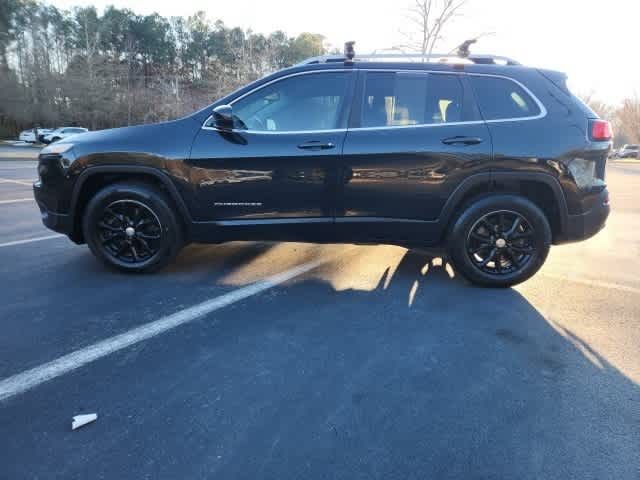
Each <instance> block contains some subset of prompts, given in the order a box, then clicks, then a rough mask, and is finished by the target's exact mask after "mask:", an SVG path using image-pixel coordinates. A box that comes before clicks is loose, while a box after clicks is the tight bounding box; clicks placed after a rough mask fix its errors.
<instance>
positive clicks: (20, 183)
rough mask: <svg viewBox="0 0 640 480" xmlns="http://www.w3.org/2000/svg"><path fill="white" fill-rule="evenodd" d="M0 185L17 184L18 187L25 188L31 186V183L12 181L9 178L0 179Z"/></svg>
mask: <svg viewBox="0 0 640 480" xmlns="http://www.w3.org/2000/svg"><path fill="white" fill-rule="evenodd" d="M0 183H17V184H18V185H26V186H27V187H32V186H33V182H29V181H27V180H13V179H11V178H0Z"/></svg>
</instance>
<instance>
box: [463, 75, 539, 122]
mask: <svg viewBox="0 0 640 480" xmlns="http://www.w3.org/2000/svg"><path fill="white" fill-rule="evenodd" d="M469 81H470V82H471V85H472V86H473V89H474V91H475V93H476V98H477V99H478V106H479V107H480V111H481V112H482V115H483V116H484V119H485V120H505V119H512V118H525V117H535V116H536V115H539V114H540V107H538V104H537V103H536V102H535V101H534V100H533V98H531V95H529V94H528V93H527V92H525V91H524V89H523V88H522V87H520V86H519V85H518V84H517V83H515V82H512V81H511V80H508V79H506V78H499V77H487V76H479V75H469Z"/></svg>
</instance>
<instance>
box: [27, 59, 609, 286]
mask: <svg viewBox="0 0 640 480" xmlns="http://www.w3.org/2000/svg"><path fill="white" fill-rule="evenodd" d="M352 57H353V54H351V55H347V56H346V57H342V56H340V57H335V56H325V57H317V58H312V59H309V60H308V61H305V62H303V63H302V64H299V65H296V66H293V67H291V68H287V69H284V70H282V71H279V72H276V73H274V74H272V75H269V76H267V77H265V78H262V79H260V80H257V81H255V82H253V83H251V84H249V85H247V86H245V87H243V88H241V89H239V90H237V91H235V92H233V93H231V94H229V95H228V96H226V97H224V98H222V99H220V100H218V101H217V102H215V103H214V104H212V105H210V106H208V107H206V108H204V109H203V110H200V111H198V112H196V113H194V114H192V115H190V116H187V117H185V118H182V119H179V120H175V121H170V122H165V123H160V124H154V125H142V126H134V127H126V128H116V129H111V130H103V131H96V132H89V133H84V134H80V135H75V136H72V137H68V138H64V139H62V140H60V141H59V142H57V143H55V144H52V145H50V146H48V147H46V148H44V149H43V150H42V152H41V154H40V156H39V165H38V173H39V180H38V181H37V182H36V183H35V184H34V192H35V198H36V200H37V203H38V205H39V207H40V210H41V212H42V220H43V222H44V224H45V225H46V226H47V227H49V228H51V229H53V230H56V231H58V232H63V233H65V234H67V235H68V236H69V238H71V240H73V241H74V242H76V243H85V242H86V243H87V244H88V245H89V248H90V249H91V251H92V252H93V253H94V254H95V255H96V256H97V257H98V258H99V259H101V260H102V261H104V262H106V263H107V264H109V265H112V266H115V267H117V268H120V269H122V270H126V271H150V270H155V269H158V268H160V267H162V266H164V265H166V264H167V263H169V262H170V261H171V260H172V259H173V258H174V257H175V256H176V254H177V253H178V251H179V250H180V248H181V247H182V246H183V245H185V244H187V243H189V242H201V243H218V242H225V241H230V240H273V241H307V242H332V243H333V242H337V243H339V242H348V243H367V244H368V243H389V244H396V245H402V246H406V247H408V248H428V249H439V250H441V251H443V252H444V254H445V255H446V256H447V258H448V259H449V260H450V261H451V262H452V263H453V266H454V268H455V269H456V271H457V272H459V273H461V274H462V275H463V276H464V277H466V278H467V279H468V280H470V281H471V282H473V283H475V284H479V285H484V286H496V287H505V286H510V285H513V284H516V283H519V282H522V281H524V280H526V279H527V278H529V277H530V276H531V275H533V274H534V273H535V272H536V271H537V270H538V269H539V268H540V267H541V266H542V264H543V262H544V261H545V258H546V257H547V253H548V251H549V247H550V245H551V244H560V243H564V242H570V241H576V240H583V239H586V238H588V237H590V236H592V235H594V234H595V233H596V232H598V231H599V230H600V229H601V228H602V227H603V225H604V223H605V220H606V218H607V216H608V214H609V199H608V192H607V189H606V184H605V182H604V177H605V163H606V159H607V156H608V153H609V151H610V149H611V128H610V125H609V124H608V123H607V122H605V121H603V120H601V119H599V118H598V116H597V115H596V114H595V113H594V112H593V111H591V110H590V109H589V108H588V107H587V106H586V105H585V104H583V103H582V102H581V101H580V100H579V99H578V98H577V97H576V96H574V95H573V94H572V93H571V92H570V91H569V90H568V88H567V86H566V83H565V80H566V77H565V75H564V74H561V73H558V72H553V71H548V70H540V69H536V68H529V67H525V66H521V65H520V64H518V63H517V62H515V61H512V60H510V59H504V58H503V57H492V56H477V55H476V56H474V55H469V56H467V57H466V58H454V59H450V58H449V59H447V58H444V56H442V58H438V59H437V60H436V59H435V58H436V57H438V56H430V57H427V58H425V56H420V57H422V58H421V61H419V62H415V61H409V59H408V58H407V59H404V60H402V59H400V60H401V61H398V60H399V59H396V58H394V59H385V60H381V59H379V58H374V57H373V56H370V57H365V56H362V57H356V58H355V59H354V58H352Z"/></svg>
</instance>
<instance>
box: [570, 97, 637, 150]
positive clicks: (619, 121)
mask: <svg viewBox="0 0 640 480" xmlns="http://www.w3.org/2000/svg"><path fill="white" fill-rule="evenodd" d="M582 99H583V100H584V101H585V102H586V103H587V104H588V105H589V106H590V107H591V109H592V110H593V111H594V112H596V113H597V114H598V115H599V116H600V117H602V118H605V119H607V120H609V121H610V122H611V125H612V127H613V134H614V143H615V146H616V147H620V146H621V145H624V144H627V143H630V144H640V96H639V95H638V94H634V95H632V96H629V97H627V98H625V99H623V100H622V103H621V104H620V105H618V106H613V105H609V104H607V103H604V102H602V101H600V100H598V99H596V98H593V96H592V95H584V96H582Z"/></svg>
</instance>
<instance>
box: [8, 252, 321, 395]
mask: <svg viewBox="0 0 640 480" xmlns="http://www.w3.org/2000/svg"><path fill="white" fill-rule="evenodd" d="M331 258H332V257H327V258H325V259H322V260H315V261H312V262H308V263H304V264H302V265H299V266H297V267H294V268H292V269H290V270H287V271H284V272H282V273H279V274H276V275H273V276H271V277H268V278H266V279H264V280H261V281H258V282H256V283H252V284H251V285H247V286H246V287H241V288H238V289H237V290H233V291H232V292H229V293H225V294H224V295H220V296H219V297H215V298H212V299H210V300H207V301H205V302H202V303H199V304H198V305H194V306H193V307H189V308H186V309H184V310H180V311H179V312H176V313H174V314H172V315H169V316H166V317H162V318H160V319H159V320H156V321H154V322H150V323H147V324H145V325H141V326H140V327H136V328H133V329H131V330H129V331H128V332H125V333H121V334H120V335H116V336H113V337H111V338H107V339H106V340H102V341H100V342H98V343H94V344H93V345H89V346H88V347H85V348H82V349H80V350H76V351H75V352H72V353H69V354H67V355H64V356H62V357H59V358H57V359H55V360H53V361H51V362H48V363H45V364H43V365H40V366H38V367H35V368H32V369H30V370H26V371H24V372H22V373H18V374H16V375H13V376H11V377H8V378H5V379H4V380H1V381H0V401H2V400H6V399H8V398H11V397H13V396H15V395H18V394H20V393H23V392H25V391H27V390H29V389H31V388H34V387H37V386H38V385H40V384H42V383H44V382H47V381H49V380H52V379H54V378H56V377H59V376H60V375H64V374H66V373H69V372H71V371H73V370H75V369H77V368H80V367H82V366H83V365H86V364H88V363H90V362H93V361H95V360H98V359H100V358H102V357H105V356H107V355H110V354H112V353H115V352H117V351H119V350H122V349H124V348H127V347H130V346H131V345H134V344H136V343H139V342H142V341H143V340H148V339H150V338H152V337H155V336H156V335H159V334H161V333H164V332H166V331H169V330H172V329H174V328H176V327H179V326H180V325H184V324H185V323H189V322H192V321H193V320H196V319H198V318H201V317H203V316H204V315H207V314H209V313H211V312H214V311H216V310H220V309H221V308H223V307H226V306H228V305H231V304H233V303H236V302H239V301H240V300H244V299H245V298H248V297H251V296H253V295H257V294H258V293H261V292H264V291H265V290H269V289H270V288H273V287H275V286H277V285H280V284H281V283H284V282H286V281H288V280H291V279H292V278H295V277H297V276H299V275H302V274H304V273H306V272H308V271H310V270H313V269H314V268H317V267H318V266H320V265H322V264H323V263H326V262H328V261H329V260H330V259H331Z"/></svg>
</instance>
